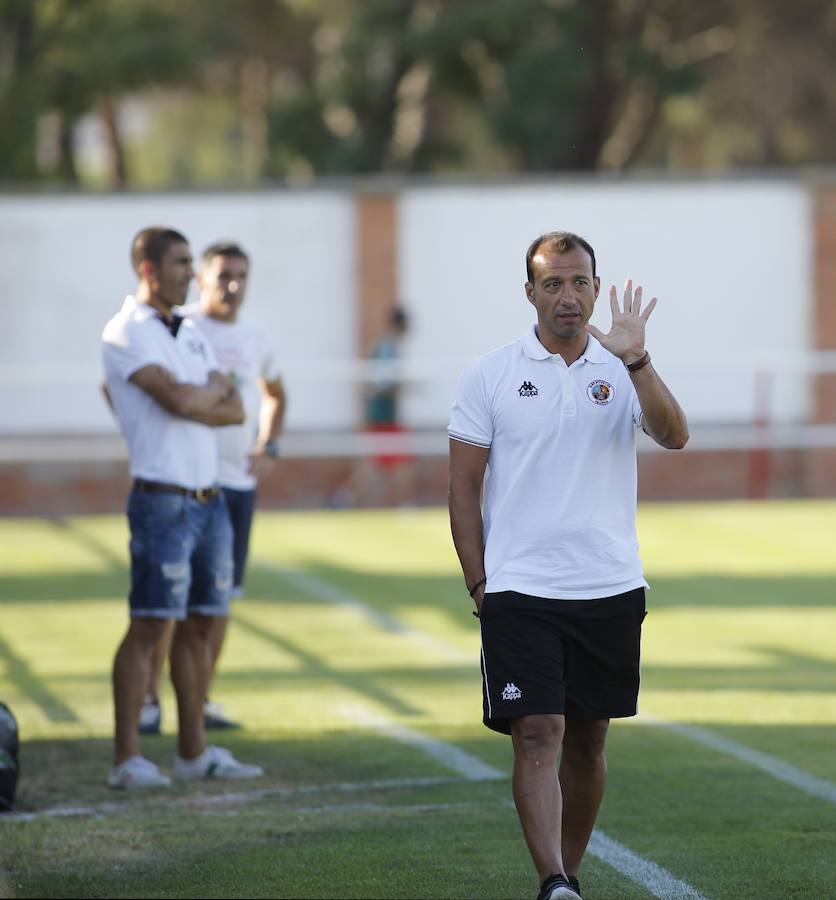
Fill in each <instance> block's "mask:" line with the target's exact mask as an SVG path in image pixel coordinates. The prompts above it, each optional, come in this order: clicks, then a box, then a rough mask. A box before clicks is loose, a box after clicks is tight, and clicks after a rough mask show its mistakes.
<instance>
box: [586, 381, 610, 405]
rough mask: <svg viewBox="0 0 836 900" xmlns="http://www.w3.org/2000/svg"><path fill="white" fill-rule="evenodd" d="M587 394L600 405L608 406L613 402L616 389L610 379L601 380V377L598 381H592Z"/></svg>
mask: <svg viewBox="0 0 836 900" xmlns="http://www.w3.org/2000/svg"><path fill="white" fill-rule="evenodd" d="M586 396H587V397H589V399H590V400H591V401H592V402H593V403H595V404H597V405H598V406H606V405H607V404H608V403H611V402H612V398H613V397H614V396H615V390H614V389H613V386H612V385H611V384H610V383H609V382H608V381H601V380H600V379H599V380H598V381H593V382H590V384H589V386H588V387H587V389H586Z"/></svg>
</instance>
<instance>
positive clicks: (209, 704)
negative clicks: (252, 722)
mask: <svg viewBox="0 0 836 900" xmlns="http://www.w3.org/2000/svg"><path fill="white" fill-rule="evenodd" d="M203 727H204V728H205V729H206V730H207V731H210V730H212V731H219V730H221V729H226V730H233V729H234V730H236V731H237V730H238V729H240V728H241V726H240V725H239V724H238V723H237V722H235V721H233V720H232V719H230V718H229V716H228V715H227V714H226V713H225V712H224V708H223V707H222V706H221V704H220V703H215V701H214V700H209V699H208V698H207V699H206V700H204V701H203Z"/></svg>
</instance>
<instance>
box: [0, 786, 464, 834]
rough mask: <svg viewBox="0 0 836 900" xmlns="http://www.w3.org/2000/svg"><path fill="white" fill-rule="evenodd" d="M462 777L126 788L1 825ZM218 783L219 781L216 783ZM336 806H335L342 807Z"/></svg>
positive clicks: (0, 819) (14, 816) (18, 815)
mask: <svg viewBox="0 0 836 900" xmlns="http://www.w3.org/2000/svg"><path fill="white" fill-rule="evenodd" d="M461 781H462V779H461V778H456V777H451V776H442V777H436V778H432V777H431V778H381V779H378V780H375V781H338V782H335V783H333V784H310V785H304V786H303V787H298V788H280V787H273V788H253V789H252V790H250V791H235V792H233V791H228V792H224V793H221V794H208V795H207V794H196V795H192V796H188V797H172V796H171V795H170V794H169V793H167V792H165V791H158V790H151V789H148V790H146V791H137V790H134V791H125V792H120V793H122V794H123V796H130V801H127V800H126V801H125V802H124V803H112V802H108V803H96V804H93V805H92V806H56V807H53V808H52V809H41V810H38V811H37V812H9V813H4V814H3V816H0V826H2V825H3V824H4V823H5V822H9V823H12V822H34V821H36V820H38V819H61V818H72V817H74V816H105V815H109V814H113V813H130V812H135V811H136V810H137V809H146V810H147V809H158V808H160V809H161V808H163V807H165V808H167V809H172V808H176V809H199V808H201V807H212V806H224V805H229V804H235V803H249V802H251V801H253V800H270V799H277V800H292V799H293V798H294V797H306V796H310V795H311V794H326V793H332V792H333V793H338V794H354V793H359V792H363V793H366V792H369V791H386V790H398V789H400V788H413V787H438V786H439V785H445V784H459V783H461ZM216 783H217V782H216ZM338 808H339V807H338V806H335V807H334V809H338Z"/></svg>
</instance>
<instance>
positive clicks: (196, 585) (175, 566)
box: [128, 491, 232, 619]
mask: <svg viewBox="0 0 836 900" xmlns="http://www.w3.org/2000/svg"><path fill="white" fill-rule="evenodd" d="M128 524H129V526H130V531H131V543H130V548H131V593H130V608H131V616H132V617H135V618H140V617H150V618H159V619H185V618H186V616H187V615H188V614H190V613H197V614H199V615H203V616H225V615H227V614H228V611H229V595H230V591H231V589H232V526H231V524H230V522H229V515H228V513H227V509H226V502H225V500H224V496H223V493H222V492H221V493H218V495H217V496H215V497H213V498H212V499H211V500H209V501H208V502H206V503H202V502H201V501H199V500H196V499H194V498H192V497H184V496H181V495H180V494H150V493H138V492H137V491H131V494H130V497H129V498H128Z"/></svg>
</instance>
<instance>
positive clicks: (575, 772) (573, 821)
mask: <svg viewBox="0 0 836 900" xmlns="http://www.w3.org/2000/svg"><path fill="white" fill-rule="evenodd" d="M609 724H610V723H609V720H608V719H602V720H599V721H594V722H580V721H578V720H576V719H567V720H566V733H565V735H564V736H563V752H562V754H561V757H560V769H559V771H558V775H559V779H560V787H561V792H562V795H563V836H562V841H561V847H562V851H563V864H564V865H565V867H566V874H567V875H577V874H578V869H579V868H580V865H581V860H582V859H583V855H584V852H585V851H586V846H587V844H588V843H589V838H590V836H591V835H592V829H593V827H594V826H595V818H596V816H597V815H598V809H599V807H600V806H601V800H602V799H603V797H604V787H605V786H606V781H607V757H606V754H605V752H604V744H605V741H606V738H607V729H608V727H609Z"/></svg>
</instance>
